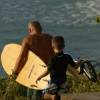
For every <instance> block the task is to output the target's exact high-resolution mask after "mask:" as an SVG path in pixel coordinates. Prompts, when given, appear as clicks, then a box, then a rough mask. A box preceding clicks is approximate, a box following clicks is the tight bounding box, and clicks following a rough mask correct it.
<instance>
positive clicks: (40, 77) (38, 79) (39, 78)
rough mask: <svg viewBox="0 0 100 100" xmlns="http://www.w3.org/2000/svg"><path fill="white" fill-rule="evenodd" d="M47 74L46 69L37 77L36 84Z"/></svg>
mask: <svg viewBox="0 0 100 100" xmlns="http://www.w3.org/2000/svg"><path fill="white" fill-rule="evenodd" d="M48 74H49V71H48V69H47V70H46V71H45V72H44V73H43V74H42V75H41V76H39V77H38V78H37V79H36V83H37V82H38V81H40V80H41V79H42V78H43V77H45V76H47V75H48Z"/></svg>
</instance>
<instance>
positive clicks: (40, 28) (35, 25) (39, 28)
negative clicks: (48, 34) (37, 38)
mask: <svg viewBox="0 0 100 100" xmlns="http://www.w3.org/2000/svg"><path fill="white" fill-rule="evenodd" d="M29 24H31V25H32V26H34V27H35V28H36V30H37V31H39V32H42V26H41V24H40V22H38V21H30V22H29Z"/></svg>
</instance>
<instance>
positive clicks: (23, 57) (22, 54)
mask: <svg viewBox="0 0 100 100" xmlns="http://www.w3.org/2000/svg"><path fill="white" fill-rule="evenodd" d="M28 51H29V48H28V40H27V39H26V38H25V39H24V40H23V42H22V49H21V52H20V55H19V57H18V59H17V62H16V65H15V69H14V72H13V73H14V74H15V75H18V74H19V72H20V71H21V69H22V68H23V66H24V65H25V63H26V61H27V57H28ZM15 53H16V52H15Z"/></svg>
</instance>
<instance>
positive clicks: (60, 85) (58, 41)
mask: <svg viewBox="0 0 100 100" xmlns="http://www.w3.org/2000/svg"><path fill="white" fill-rule="evenodd" d="M52 47H53V50H54V52H55V55H54V57H53V58H52V59H51V60H50V61H49V64H48V68H47V70H46V71H45V72H44V73H43V74H42V75H41V76H40V77H38V78H37V80H36V83H37V82H38V81H39V80H41V78H43V77H45V76H46V75H48V74H49V73H50V78H51V81H50V86H49V87H48V89H47V94H50V96H51V98H52V100H60V95H59V92H60V91H61V89H63V90H64V89H66V88H67V85H66V84H65V83H66V71H67V66H68V65H71V66H72V67H76V64H75V62H74V61H73V59H72V57H71V56H70V55H68V54H64V53H63V49H64V47H65V41H64V38H63V37H61V36H56V37H54V38H53V39H52ZM47 94H45V95H47ZM45 95H44V98H43V100H45Z"/></svg>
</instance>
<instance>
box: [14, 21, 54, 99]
mask: <svg viewBox="0 0 100 100" xmlns="http://www.w3.org/2000/svg"><path fill="white" fill-rule="evenodd" d="M28 32H29V34H28V36H26V37H25V38H24V39H23V41H22V49H21V52H20V55H19V58H18V60H17V62H16V65H15V69H14V72H13V75H15V76H17V75H18V74H19V73H20V71H21V69H22V68H23V66H24V65H25V63H26V61H27V57H28V52H29V51H32V52H34V53H35V54H36V55H38V56H39V57H40V58H41V59H42V60H43V61H44V62H45V63H46V64H47V63H48V60H49V59H50V58H51V57H52V56H53V54H54V52H53V49H52V46H51V39H52V36H50V35H48V34H43V33H42V27H41V25H40V23H39V22H38V21H31V22H29V24H28ZM29 67H30V66H29ZM35 94H36V95H37V97H36V98H35V100H40V98H38V97H39V96H38V93H36V92H35Z"/></svg>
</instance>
